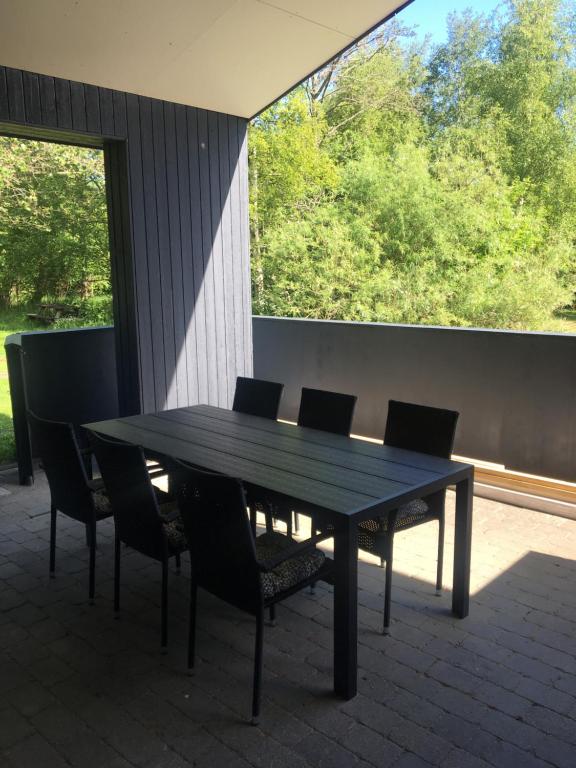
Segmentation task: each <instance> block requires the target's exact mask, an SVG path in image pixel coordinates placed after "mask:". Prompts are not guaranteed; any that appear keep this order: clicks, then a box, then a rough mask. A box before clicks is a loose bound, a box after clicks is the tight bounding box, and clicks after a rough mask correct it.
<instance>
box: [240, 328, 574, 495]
mask: <svg viewBox="0 0 576 768" xmlns="http://www.w3.org/2000/svg"><path fill="white" fill-rule="evenodd" d="M253 338H254V375H255V376H256V377H258V378H264V379H270V380H274V381H281V382H284V384H285V385H286V389H285V392H284V397H283V402H282V407H281V413H280V416H281V417H283V418H287V419H295V418H296V416H297V410H298V403H299V399H300V389H301V387H303V386H309V387H319V388H324V389H332V390H337V391H340V392H348V393H351V394H355V395H357V396H358V405H357V408H356V415H355V420H354V424H353V431H354V432H356V433H358V434H363V435H367V436H371V437H382V435H383V434H384V426H385V421H386V411H387V403H388V400H389V399H391V398H392V399H399V400H407V401H411V402H418V403H424V404H428V405H436V406H441V407H444V408H452V409H456V410H458V411H459V412H460V422H459V427H458V434H457V440H456V447H455V451H456V453H457V454H460V455H462V456H468V457H472V458H475V459H482V460H484V461H490V462H495V463H497V464H503V465H504V466H505V467H506V468H507V469H511V470H515V471H519V472H528V473H532V474H537V475H544V476H547V477H554V478H558V479H562V480H567V481H569V482H576V334H550V333H519V332H512V331H491V330H475V329H460V328H437V327H425V326H400V325H385V324H378V323H347V322H330V321H320V320H295V319H285V318H270V317H254V318H253Z"/></svg>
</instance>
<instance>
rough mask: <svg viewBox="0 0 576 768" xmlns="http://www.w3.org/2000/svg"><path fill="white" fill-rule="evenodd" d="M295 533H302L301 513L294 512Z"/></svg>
mask: <svg viewBox="0 0 576 768" xmlns="http://www.w3.org/2000/svg"><path fill="white" fill-rule="evenodd" d="M294 533H300V515H299V514H298V512H294Z"/></svg>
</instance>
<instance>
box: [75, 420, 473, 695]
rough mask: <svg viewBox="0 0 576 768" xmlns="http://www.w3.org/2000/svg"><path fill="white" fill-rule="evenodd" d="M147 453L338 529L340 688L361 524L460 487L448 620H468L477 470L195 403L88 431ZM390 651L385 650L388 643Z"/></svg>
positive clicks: (348, 658)
mask: <svg viewBox="0 0 576 768" xmlns="http://www.w3.org/2000/svg"><path fill="white" fill-rule="evenodd" d="M84 426H85V427H87V428H88V429H91V430H93V431H94V432H97V433H99V434H102V435H106V436H108V437H113V438H117V439H120V440H125V441H128V442H131V443H135V444H137V445H140V446H141V447H142V448H143V449H144V450H145V451H148V452H150V453H152V454H156V455H162V456H167V457H172V458H175V459H179V460H181V461H185V462H189V463H191V464H194V465H196V466H200V467H204V468H205V469H208V470H212V471H215V472H222V473H224V474H227V475H231V476H234V477H238V478H240V479H241V480H243V481H244V482H246V483H249V484H251V485H254V486H259V487H260V488H264V489H266V490H268V491H271V492H273V493H279V494H283V495H286V496H289V497H291V498H292V499H294V502H295V505H294V506H295V509H298V502H301V503H302V506H304V507H306V508H312V509H314V510H316V511H317V513H318V514H319V515H320V517H321V519H322V524H323V525H324V524H329V525H331V526H332V527H333V530H334V690H335V692H336V693H337V694H338V695H339V696H341V697H343V698H344V699H350V698H352V697H353V696H355V695H356V691H357V672H358V663H357V644H358V595H357V593H358V544H357V525H358V523H359V522H361V521H363V520H368V519H371V518H374V517H380V516H383V515H386V514H387V513H389V512H390V511H392V510H394V509H397V508H398V506H400V505H401V504H405V503H407V502H409V501H411V500H413V499H417V498H420V497H422V496H426V495H429V494H431V493H434V492H435V491H439V490H441V489H443V488H447V487H448V486H451V485H455V486H456V516H455V536H454V573H453V583H452V613H453V614H454V615H455V616H457V617H458V618H461V619H462V618H465V617H466V616H467V615H468V607H469V589H470V551H471V538H472V499H473V480H474V468H473V466H472V465H470V464H464V463H461V462H456V461H451V460H448V459H441V458H438V457H436V456H429V455H427V454H421V453H415V452H412V451H406V450H402V449H399V448H392V447H389V446H385V445H381V444H377V443H372V442H368V441H365V440H359V439H355V438H349V437H344V436H341V435H334V434H331V433H329V432H323V431H320V430H315V429H308V428H305V427H298V426H296V425H292V424H287V423H285V422H279V421H272V420H270V419H264V418H261V417H258V416H249V415H246V414H241V413H236V412H234V411H230V410H227V409H225V408H216V407H214V406H208V405H196V406H192V407H189V408H177V409H175V410H170V411H162V412H160V413H154V414H146V415H139V416H129V417H125V418H119V419H111V420H108V421H100V422H95V423H92V424H85V425H84ZM383 647H385V646H383Z"/></svg>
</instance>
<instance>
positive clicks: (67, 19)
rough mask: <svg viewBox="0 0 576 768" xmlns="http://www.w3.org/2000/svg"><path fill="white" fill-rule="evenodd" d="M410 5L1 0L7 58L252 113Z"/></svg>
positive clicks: (378, 1) (0, 49)
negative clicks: (400, 9)
mask: <svg viewBox="0 0 576 768" xmlns="http://www.w3.org/2000/svg"><path fill="white" fill-rule="evenodd" d="M410 1H411V0H410ZM407 4H408V3H407V2H406V0H270V1H268V0H0V64H1V65H4V66H8V67H15V68H17V69H23V70H27V71H30V72H37V73H40V74H43V75H51V76H54V77H62V78H66V79H69V80H77V81H80V82H84V83H89V84H91V85H98V86H102V87H107V88H114V89H117V90H121V91H127V92H129V93H136V94H139V95H142V96H151V97H154V98H158V99H164V100H166V101H173V102H176V103H180V104H188V105H190V106H196V107H203V108H205V109H211V110H215V111H218V112H226V113H228V114H232V115H238V116H241V117H252V116H253V115H255V114H257V113H258V112H260V111H261V110H262V109H264V108H265V107H266V106H268V104H270V103H271V102H273V101H275V100H276V99H277V98H279V97H280V96H282V95H283V94H284V93H286V92H287V91H288V90H289V89H290V88H292V87H293V86H294V85H296V84H297V83H299V82H300V81H301V80H303V79H304V78H305V77H307V76H308V75H309V74H311V73H312V72H314V71H315V70H317V69H318V68H319V67H320V66H321V65H323V64H324V63H325V62H327V61H329V60H330V59H331V58H333V57H334V56H335V55H337V54H338V53H339V52H340V51H341V50H343V49H345V48H347V47H348V46H350V45H351V44H353V43H354V42H355V41H356V40H357V39H358V38H360V37H362V36H363V35H364V34H366V33H367V32H369V31H370V30H371V29H372V28H373V27H374V26H376V25H378V24H379V23H380V22H382V21H384V20H385V19H386V18H388V17H390V16H391V15H393V14H394V13H395V12H396V11H397V10H398V9H399V8H401V7H403V6H405V5H407Z"/></svg>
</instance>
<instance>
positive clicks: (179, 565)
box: [174, 552, 182, 573]
mask: <svg viewBox="0 0 576 768" xmlns="http://www.w3.org/2000/svg"><path fill="white" fill-rule="evenodd" d="M174 560H175V561H176V573H180V570H181V568H182V560H181V558H180V552H176V555H175V556H174Z"/></svg>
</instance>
